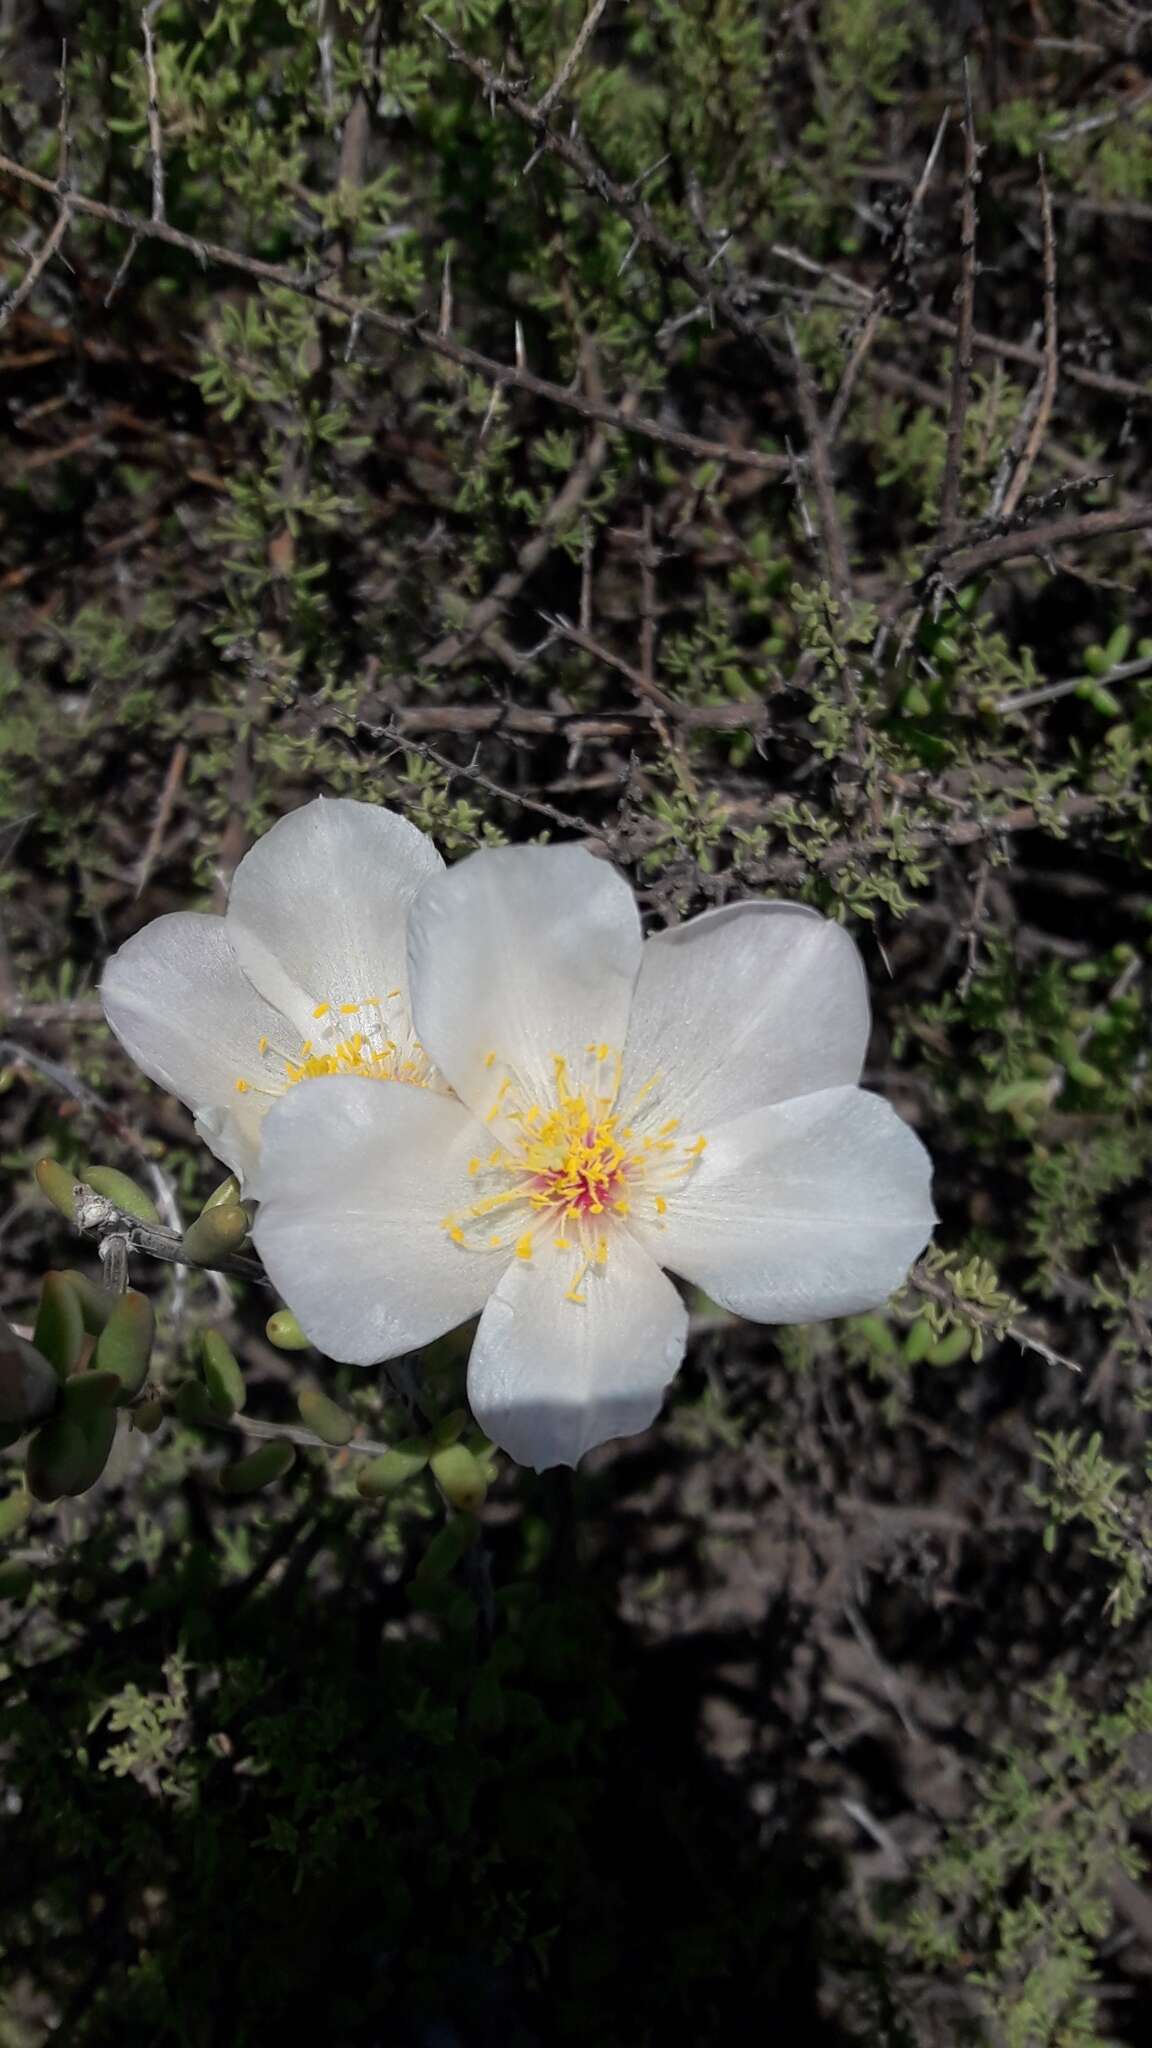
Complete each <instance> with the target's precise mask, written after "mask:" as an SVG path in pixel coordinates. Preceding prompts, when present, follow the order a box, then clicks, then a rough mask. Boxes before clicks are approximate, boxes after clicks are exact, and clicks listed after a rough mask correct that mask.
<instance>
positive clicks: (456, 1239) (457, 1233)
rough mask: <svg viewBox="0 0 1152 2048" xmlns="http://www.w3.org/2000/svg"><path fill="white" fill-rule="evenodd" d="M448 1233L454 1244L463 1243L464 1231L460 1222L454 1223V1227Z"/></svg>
mask: <svg viewBox="0 0 1152 2048" xmlns="http://www.w3.org/2000/svg"><path fill="white" fill-rule="evenodd" d="M448 1235H449V1237H450V1238H451V1239H452V1242H453V1244H463V1242H464V1232H463V1231H462V1230H461V1228H460V1225H459V1224H458V1223H454V1224H453V1225H452V1228H451V1230H450V1231H449V1232H448Z"/></svg>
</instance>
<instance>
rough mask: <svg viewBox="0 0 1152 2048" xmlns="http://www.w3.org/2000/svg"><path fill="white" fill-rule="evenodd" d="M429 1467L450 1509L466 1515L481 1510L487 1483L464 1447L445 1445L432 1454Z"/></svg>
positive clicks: (474, 1460) (477, 1465)
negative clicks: (452, 1508) (455, 1509)
mask: <svg viewBox="0 0 1152 2048" xmlns="http://www.w3.org/2000/svg"><path fill="white" fill-rule="evenodd" d="M429 1465H430V1468H431V1472H432V1477H433V1479H434V1480H435V1481H436V1484H437V1486H438V1487H439V1488H440V1491H441V1493H442V1494H443V1495H444V1498H445V1500H446V1501H448V1502H449V1504H450V1505H451V1506H452V1507H454V1508H459V1509H460V1510H461V1512H463V1513H467V1514H474V1513H475V1511H476V1509H477V1508H480V1507H483V1505H484V1499H485V1496H486V1494H487V1492H488V1482H487V1480H486V1479H485V1477H484V1474H483V1472H482V1471H481V1469H480V1466H479V1464H478V1463H477V1461H476V1459H475V1458H474V1457H473V1456H472V1453H471V1451H469V1450H466V1449H465V1447H464V1445H463V1444H448V1445H447V1446H446V1448H445V1449H444V1450H442V1451H434V1452H433V1453H432V1456H431V1458H430V1460H429Z"/></svg>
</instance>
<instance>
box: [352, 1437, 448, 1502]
mask: <svg viewBox="0 0 1152 2048" xmlns="http://www.w3.org/2000/svg"><path fill="white" fill-rule="evenodd" d="M431 1449H432V1447H431V1445H430V1443H429V1442H428V1439H427V1437H423V1436H412V1437H407V1438H405V1440H404V1441H403V1442H402V1443H398V1444H393V1446H392V1448H391V1450H390V1451H385V1453H384V1455H383V1457H382V1458H373V1459H372V1461H371V1463H370V1464H368V1465H364V1466H362V1468H361V1470H360V1471H359V1472H358V1473H357V1475H356V1491H357V1492H358V1493H361V1494H363V1496H364V1498H365V1500H383V1499H386V1498H387V1496H388V1495H389V1494H390V1493H396V1492H398V1491H399V1489H400V1487H402V1486H407V1485H408V1483H409V1481H410V1480H412V1479H415V1478H416V1477H417V1475H418V1474H419V1473H421V1472H423V1470H424V1468H425V1466H426V1465H427V1463H428V1459H429V1457H430V1456H431Z"/></svg>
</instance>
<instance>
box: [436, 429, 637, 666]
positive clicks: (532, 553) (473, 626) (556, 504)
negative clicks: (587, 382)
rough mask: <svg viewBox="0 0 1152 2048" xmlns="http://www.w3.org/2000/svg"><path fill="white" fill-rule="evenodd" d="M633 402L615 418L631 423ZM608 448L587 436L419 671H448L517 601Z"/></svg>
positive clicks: (604, 440)
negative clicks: (508, 557)
mask: <svg viewBox="0 0 1152 2048" xmlns="http://www.w3.org/2000/svg"><path fill="white" fill-rule="evenodd" d="M637 403H638V400H637V399H636V397H635V395H634V394H632V393H629V394H628V395H627V396H626V397H625V398H624V399H623V400H622V402H621V406H620V411H621V413H622V414H623V415H624V416H625V417H626V418H631V417H632V414H633V413H634V412H635V410H636V406H637ZM608 447H609V443H608V436H607V435H606V434H605V433H604V431H603V430H602V429H601V430H600V431H598V432H597V433H595V434H594V435H593V436H592V439H591V440H590V441H589V443H588V446H587V448H586V449H585V451H584V454H583V455H582V456H581V458H580V461H579V462H578V463H577V464H576V467H575V469H573V470H572V471H571V472H570V473H569V475H568V477H567V479H566V481H565V483H564V484H563V485H562V487H561V489H560V490H559V491H558V492H557V494H556V496H555V497H554V498H553V500H552V503H551V504H550V505H549V506H548V507H547V509H546V510H545V512H544V513H543V515H542V517H541V519H540V523H539V525H538V526H537V528H536V531H535V532H534V533H533V534H532V535H531V536H530V538H529V539H528V540H526V541H525V542H524V545H523V546H522V547H521V548H520V550H519V552H518V554H517V556H516V563H515V567H514V568H511V569H506V570H505V572H504V574H503V575H502V576H500V577H498V579H497V581H496V582H495V583H494V584H493V586H492V588H491V590H490V591H489V592H488V594H487V595H486V596H485V597H482V598H480V599H478V601H477V602H476V603H475V604H474V605H473V606H472V608H471V610H470V611H469V613H468V616H467V618H466V619H465V621H464V623H463V625H462V626H460V627H459V628H458V629H457V630H456V632H454V633H449V634H447V636H446V637H445V638H444V639H443V640H440V641H438V642H437V644H436V646H435V647H433V648H430V649H429V651H428V653H427V654H426V655H424V656H423V658H422V661H421V667H422V668H448V667H450V666H451V664H452V663H453V662H455V661H459V660H460V659H461V658H462V657H463V656H464V655H465V654H467V653H468V652H469V650H470V648H472V647H474V646H475V644H476V642H477V640H481V639H483V637H484V633H485V632H486V630H487V628H488V627H489V626H490V625H492V624H493V622H494V621H495V620H496V619H498V618H499V617H500V614H501V612H503V611H504V610H505V609H506V607H507V606H508V605H509V604H511V603H512V601H513V599H514V598H516V597H518V596H519V594H520V592H521V591H522V590H523V588H524V585H525V584H526V583H527V581H528V579H529V577H530V576H532V575H533V574H534V572H535V571H536V570H537V569H538V568H539V567H540V564H541V562H543V561H544V559H545V557H546V556H547V554H548V552H549V550H550V548H551V547H552V545H553V542H554V541H555V539H556V537H557V535H558V534H560V533H562V532H563V530H564V528H565V527H566V526H568V525H569V524H570V522H571V520H572V518H573V517H574V515H575V513H576V512H577V511H578V510H579V508H580V506H581V505H582V504H583V502H584V500H585V498H586V497H587V495H588V493H589V491H590V490H591V489H592V486H593V484H594V483H595V482H596V479H597V477H598V476H599V474H600V472H601V470H602V469H603V467H604V463H605V461H606V459H607V456H608Z"/></svg>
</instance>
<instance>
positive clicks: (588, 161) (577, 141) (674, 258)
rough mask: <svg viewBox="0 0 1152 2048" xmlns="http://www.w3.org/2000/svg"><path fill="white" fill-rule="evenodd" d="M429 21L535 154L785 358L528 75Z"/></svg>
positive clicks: (747, 333) (750, 337)
mask: <svg viewBox="0 0 1152 2048" xmlns="http://www.w3.org/2000/svg"><path fill="white" fill-rule="evenodd" d="M424 20H425V22H426V23H427V25H428V27H429V28H430V29H431V30H432V33H433V34H434V35H435V36H437V37H439V40H440V41H441V42H442V43H443V45H444V47H445V49H446V50H447V51H448V54H449V56H450V57H451V58H452V61H453V63H455V64H459V65H460V66H461V67H462V69H463V70H465V71H468V72H471V74H472V77H473V78H475V79H476V80H477V81H478V83H479V84H480V85H482V86H483V88H484V95H485V98H486V99H487V100H488V103H489V105H490V106H495V105H497V104H499V105H501V106H504V107H507V109H508V112H509V113H510V114H513V115H514V116H515V118H516V119H517V120H518V121H522V122H523V123H524V126H525V127H526V128H530V129H531V130H532V133H533V135H534V136H535V138H536V151H535V152H534V153H535V154H539V153H540V152H542V151H543V152H545V153H546V154H548V155H549V156H554V157H557V158H558V159H559V161H560V162H561V163H563V164H566V165H567V166H568V169H569V170H570V171H574V172H575V174H576V176H577V177H578V178H579V179H580V182H581V184H582V185H583V186H584V188H585V190H586V191H588V192H590V193H592V195H593V197H594V198H597V199H600V200H601V201H602V202H603V203H604V205H605V206H608V207H610V208H611V209H612V211H613V213H618V214H619V215H620V217H621V218H622V219H623V220H626V221H627V222H628V225H629V227H630V228H631V230H632V233H633V235H634V236H635V238H636V241H637V244H638V245H643V246H644V247H645V248H648V249H650V250H651V251H652V253H653V255H654V256H656V257H657V258H658V259H659V261H660V262H661V263H662V264H663V265H664V266H665V268H666V269H668V270H671V271H673V272H675V274H676V275H677V276H678V277H682V278H683V279H684V282H685V283H686V284H689V285H691V287H692V289H693V291H694V292H696V294H697V296H698V297H699V299H700V300H701V302H702V304H704V305H705V306H711V307H714V308H715V310H716V312H717V313H719V314H720V316H721V317H722V319H723V320H724V322H725V324H726V325H727V326H728V327H730V328H731V329H732V332H733V333H734V334H738V335H739V336H740V337H741V339H742V340H744V341H752V342H755V343H756V345H757V347H759V348H761V349H763V350H764V351H765V352H766V353H767V354H768V355H769V356H770V357H771V358H772V359H773V360H774V361H777V362H779V361H780V358H779V354H778V351H777V350H775V349H774V348H773V347H772V346H771V344H770V343H769V341H768V340H767V338H766V336H765V334H764V332H763V330H762V328H761V326H760V325H759V324H758V322H757V321H756V320H755V319H753V318H752V317H751V315H749V314H748V313H747V312H745V310H744V307H743V305H742V304H741V302H740V300H739V298H738V297H737V295H736V293H735V292H733V291H730V290H728V289H727V288H726V287H725V286H723V285H721V284H718V283H717V280H716V277H715V275H714V273H713V272H712V271H711V270H710V269H709V268H708V266H707V265H706V264H704V263H700V262H698V261H697V260H696V258H695V257H694V256H692V255H691V254H690V253H689V251H688V250H687V249H685V248H683V247H682V246H681V244H680V243H679V242H677V241H676V240H675V238H674V236H672V235H670V234H669V233H668V231H667V229H666V228H664V227H662V226H661V224H660V222H659V221H658V220H657V219H656V218H655V216H654V215H653V214H652V213H650V212H649V210H648V207H647V206H646V205H645V203H644V201H643V200H642V199H640V198H639V197H638V194H637V188H636V186H635V185H621V184H619V183H618V182H617V180H616V179H615V178H613V177H612V176H611V175H610V173H609V172H608V171H606V170H605V168H604V166H603V164H601V163H600V162H599V161H598V159H597V158H596V157H595V156H594V154H593V152H592V150H591V149H590V148H589V147H588V144H587V143H586V142H585V141H584V140H583V138H582V137H581V136H580V135H579V133H578V132H577V131H576V129H575V127H574V126H573V127H572V128H569V129H558V128H551V127H549V125H548V121H547V117H546V115H545V114H543V113H542V112H541V109H540V108H539V107H535V106H533V104H532V101H531V100H530V98H529V97H528V92H527V84H526V81H525V80H523V79H516V78H505V77H504V76H503V75H502V74H501V73H500V72H498V71H495V70H493V68H492V66H491V64H488V63H486V62H485V60H484V58H483V57H474V56H473V55H472V53H471V51H470V50H465V49H464V48H462V46H461V45H460V44H459V43H458V42H456V41H455V39H454V38H453V37H452V36H450V35H449V34H448V31H447V29H444V28H441V26H440V24H439V23H438V22H437V21H434V20H433V18H432V16H431V15H429V14H426V15H425V16H424ZM541 106H543V102H541Z"/></svg>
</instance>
